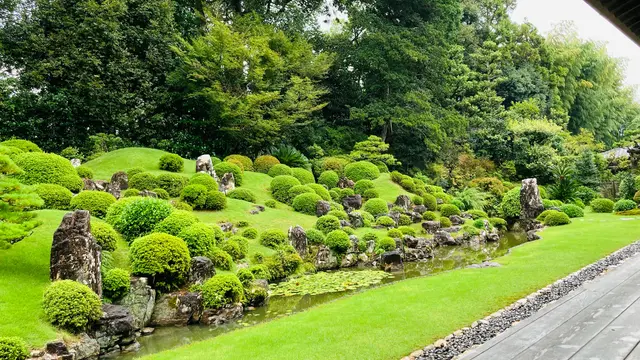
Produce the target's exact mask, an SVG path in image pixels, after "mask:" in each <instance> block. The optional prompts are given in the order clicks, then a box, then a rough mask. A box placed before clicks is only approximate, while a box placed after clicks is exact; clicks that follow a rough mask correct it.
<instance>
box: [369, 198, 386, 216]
mask: <svg viewBox="0 0 640 360" xmlns="http://www.w3.org/2000/svg"><path fill="white" fill-rule="evenodd" d="M363 209H364V211H366V212H368V213H370V214H371V215H373V216H379V215H383V214H386V213H388V212H389V207H388V206H387V202H386V201H385V200H382V199H380V198H374V199H369V200H367V202H365V203H364V207H363Z"/></svg>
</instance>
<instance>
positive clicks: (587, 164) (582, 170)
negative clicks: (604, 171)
mask: <svg viewBox="0 0 640 360" xmlns="http://www.w3.org/2000/svg"><path fill="white" fill-rule="evenodd" d="M575 167H576V170H575V174H576V178H578V181H579V182H580V183H581V184H582V185H584V186H587V187H590V188H592V189H594V190H597V189H598V186H600V172H599V171H598V166H597V165H596V161H595V156H594V154H593V152H591V151H583V152H582V153H581V154H580V155H579V156H578V158H577V159H576V165H575Z"/></svg>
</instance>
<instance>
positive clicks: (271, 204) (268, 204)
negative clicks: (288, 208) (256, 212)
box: [264, 199, 278, 209]
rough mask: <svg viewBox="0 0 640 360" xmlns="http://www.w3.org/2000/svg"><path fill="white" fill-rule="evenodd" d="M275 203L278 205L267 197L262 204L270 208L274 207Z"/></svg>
mask: <svg viewBox="0 0 640 360" xmlns="http://www.w3.org/2000/svg"><path fill="white" fill-rule="evenodd" d="M277 205H278V203H277V202H276V201H275V200H273V199H269V200H267V201H265V202H264V206H266V207H268V208H271V209H275V208H276V206H277Z"/></svg>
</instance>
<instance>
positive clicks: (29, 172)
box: [13, 152, 84, 193]
mask: <svg viewBox="0 0 640 360" xmlns="http://www.w3.org/2000/svg"><path fill="white" fill-rule="evenodd" d="M13 161H14V162H15V164H16V165H18V167H20V168H21V169H22V170H23V172H22V173H21V174H19V175H17V176H16V178H17V179H18V181H20V182H21V183H23V184H25V185H35V184H56V185H60V186H64V187H66V188H67V189H69V190H70V191H71V192H74V193H77V192H80V190H82V188H83V187H84V183H83V182H82V179H81V178H80V177H79V176H78V173H77V172H76V169H75V168H74V167H73V166H72V165H71V163H70V162H69V160H67V159H65V158H63V157H62V156H59V155H56V154H45V153H40V152H25V153H22V154H18V155H15V156H14V157H13Z"/></svg>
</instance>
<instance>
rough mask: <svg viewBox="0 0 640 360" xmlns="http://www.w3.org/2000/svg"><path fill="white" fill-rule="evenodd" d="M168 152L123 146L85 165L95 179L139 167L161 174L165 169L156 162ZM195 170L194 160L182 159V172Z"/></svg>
mask: <svg viewBox="0 0 640 360" xmlns="http://www.w3.org/2000/svg"><path fill="white" fill-rule="evenodd" d="M164 154H168V153H167V152H166V151H162V150H156V149H149V148H135V147H134V148H124V149H118V150H115V151H110V152H108V153H106V154H104V155H102V156H100V157H98V158H96V159H93V160H91V161H89V162H87V163H85V164H84V165H85V166H88V167H89V168H91V169H92V170H93V172H94V179H96V180H110V179H111V175H113V174H114V173H116V172H118V171H121V170H122V171H126V170H128V169H131V168H134V167H139V168H142V169H145V170H147V171H149V172H151V173H153V174H156V175H158V174H162V173H165V172H167V171H164V170H160V169H159V167H158V162H159V161H160V157H162V155H164ZM195 171H196V162H195V160H187V159H185V160H184V171H183V172H182V174H185V175H193V174H194V173H195Z"/></svg>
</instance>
